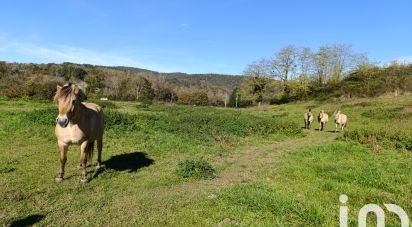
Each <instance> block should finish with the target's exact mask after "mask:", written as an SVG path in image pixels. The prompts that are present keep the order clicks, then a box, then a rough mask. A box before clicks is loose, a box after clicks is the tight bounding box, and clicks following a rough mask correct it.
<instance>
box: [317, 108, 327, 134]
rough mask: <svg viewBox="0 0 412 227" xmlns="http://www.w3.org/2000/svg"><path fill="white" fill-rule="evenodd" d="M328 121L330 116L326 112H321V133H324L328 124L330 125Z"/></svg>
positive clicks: (319, 116) (319, 118)
mask: <svg viewBox="0 0 412 227" xmlns="http://www.w3.org/2000/svg"><path fill="white" fill-rule="evenodd" d="M328 121H329V116H328V114H327V113H326V112H325V111H324V110H321V111H320V112H319V115H318V122H319V131H323V130H324V129H325V126H326V123H328Z"/></svg>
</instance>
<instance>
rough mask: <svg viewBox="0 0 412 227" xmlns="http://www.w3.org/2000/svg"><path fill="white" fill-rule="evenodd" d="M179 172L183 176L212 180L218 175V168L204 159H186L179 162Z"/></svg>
mask: <svg viewBox="0 0 412 227" xmlns="http://www.w3.org/2000/svg"><path fill="white" fill-rule="evenodd" d="M177 174H178V175H179V176H180V177H182V178H195V179H208V180H210V179H213V178H215V177H216V170H215V169H214V168H213V166H212V165H211V164H210V163H208V162H207V161H204V160H196V161H195V160H185V161H183V162H180V163H179V165H178V167H177Z"/></svg>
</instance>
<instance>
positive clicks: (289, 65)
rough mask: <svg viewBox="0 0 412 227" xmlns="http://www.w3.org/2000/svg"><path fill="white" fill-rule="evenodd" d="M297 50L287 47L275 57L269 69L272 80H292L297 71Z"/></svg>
mask: <svg viewBox="0 0 412 227" xmlns="http://www.w3.org/2000/svg"><path fill="white" fill-rule="evenodd" d="M297 58H298V49H297V48H296V47H294V46H287V47H284V48H282V49H280V51H279V52H278V53H277V54H276V55H275V58H273V59H272V60H271V61H270V63H269V67H270V69H271V72H272V73H273V76H274V78H278V79H280V80H282V81H288V80H289V79H293V77H294V75H295V72H296V69H297Z"/></svg>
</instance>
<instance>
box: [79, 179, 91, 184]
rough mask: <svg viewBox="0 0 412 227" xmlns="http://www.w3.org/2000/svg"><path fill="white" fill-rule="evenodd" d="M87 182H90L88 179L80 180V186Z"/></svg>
mask: <svg viewBox="0 0 412 227" xmlns="http://www.w3.org/2000/svg"><path fill="white" fill-rule="evenodd" d="M87 182H89V179H87V178H82V179H80V184H85V183H87Z"/></svg>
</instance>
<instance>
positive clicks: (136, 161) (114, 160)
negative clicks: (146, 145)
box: [103, 151, 154, 173]
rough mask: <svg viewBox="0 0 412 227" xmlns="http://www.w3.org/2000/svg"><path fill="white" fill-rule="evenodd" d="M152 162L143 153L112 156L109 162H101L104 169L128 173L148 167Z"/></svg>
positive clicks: (136, 152)
mask: <svg viewBox="0 0 412 227" xmlns="http://www.w3.org/2000/svg"><path fill="white" fill-rule="evenodd" d="M153 163H154V160H153V159H151V158H149V157H148V156H147V154H146V153H145V152H140V151H134V152H131V153H125V154H119V155H115V156H112V157H111V158H109V160H107V161H105V162H103V164H104V165H105V167H106V169H113V170H116V171H127V172H128V173H131V172H136V171H137V170H139V169H141V168H143V167H147V166H150V165H152V164H153Z"/></svg>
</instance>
